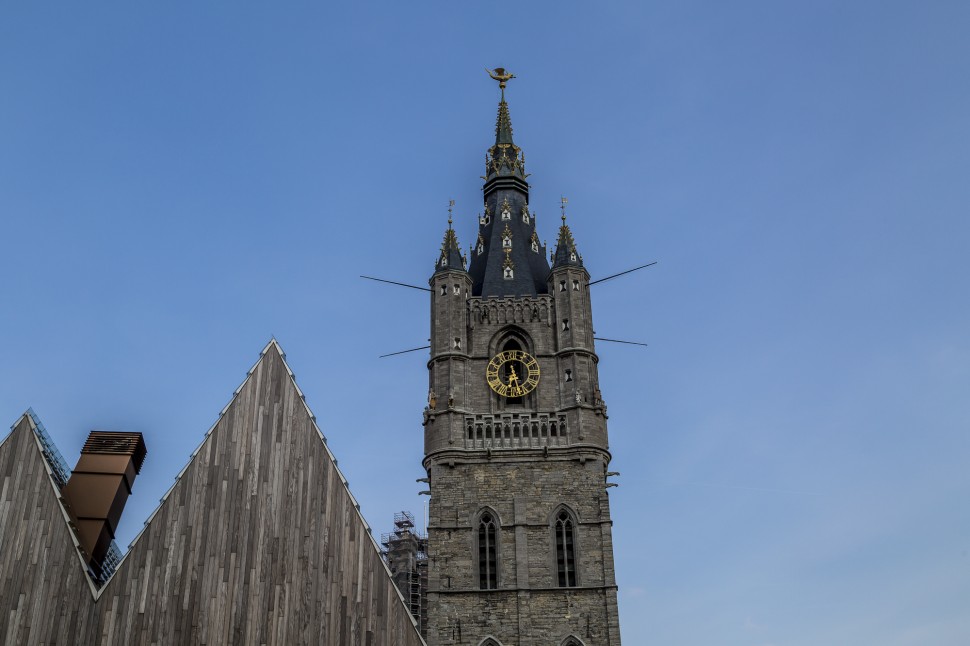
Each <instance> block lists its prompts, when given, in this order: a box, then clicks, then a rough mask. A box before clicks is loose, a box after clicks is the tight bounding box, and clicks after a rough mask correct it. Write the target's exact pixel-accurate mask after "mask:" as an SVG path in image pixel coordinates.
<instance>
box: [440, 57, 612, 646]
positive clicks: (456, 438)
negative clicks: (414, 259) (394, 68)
mask: <svg viewBox="0 0 970 646" xmlns="http://www.w3.org/2000/svg"><path fill="white" fill-rule="evenodd" d="M510 77H511V75H508V74H505V72H504V70H501V69H499V70H496V71H495V74H493V78H496V79H497V80H499V81H500V87H501V88H502V98H501V101H500V103H499V106H498V120H497V124H496V128H495V145H494V146H492V147H491V148H489V149H488V154H487V155H486V164H485V168H486V172H485V184H484V186H483V193H484V212H483V214H482V215H481V216H480V217H479V226H478V233H477V238H476V240H475V241H474V243H473V244H472V246H471V249H470V257H471V263H470V265H469V266H468V268H467V269H466V259H465V257H464V256H463V254H462V252H461V248H460V247H459V243H458V239H457V236H456V233H455V231H454V229H453V228H452V223H451V218H449V223H448V229H447V231H446V232H445V237H444V242H443V244H442V247H441V253H440V255H439V257H438V260H437V262H436V266H435V271H434V274H433V276H432V277H431V280H430V285H431V290H432V291H431V359H430V361H429V362H428V370H429V379H430V390H429V393H428V406H427V408H426V409H425V414H424V428H425V433H424V438H425V458H424V462H423V464H424V467H425V469H426V471H427V473H428V479H429V483H430V491H431V500H430V506H429V526H428V557H429V561H430V563H429V575H428V605H429V619H428V631H427V640H428V644H429V645H431V646H444V645H457V644H463V645H469V646H486V645H487V646H533V645H536V646H539V645H543V646H545V645H550V646H578V645H585V646H594V645H596V646H601V645H604V646H605V645H614V644H619V643H620V632H619V618H618V613H617V600H616V591H617V588H616V580H615V575H614V567H613V542H612V534H611V525H612V521H611V519H610V506H609V497H608V495H607V483H606V476H607V471H608V466H609V463H610V458H611V456H610V452H609V445H608V441H607V432H606V419H607V415H606V405H605V404H604V403H603V400H602V397H601V396H600V390H599V385H598V384H599V378H598V375H597V363H598V358H597V356H596V349H595V346H594V343H593V324H592V317H591V305H590V299H589V274H588V273H587V272H586V269H585V268H584V267H583V259H582V256H580V255H579V252H578V251H577V249H576V244H575V242H574V240H573V236H572V234H571V232H570V230H569V227H568V226H567V225H566V217H565V211H564V213H563V217H562V220H563V221H562V226H561V227H560V229H559V238H558V241H557V243H556V248H555V251H554V252H553V254H552V256H551V259H552V267H550V266H549V261H547V250H546V247H545V246H544V245H543V244H541V243H540V242H539V236H538V234H537V232H536V221H535V216H534V215H533V214H532V213H531V211H530V207H529V184H528V183H527V182H526V177H527V174H526V172H525V157H524V155H523V154H522V152H521V150H520V148H519V147H518V146H516V145H515V143H514V142H513V140H512V122H511V117H510V115H509V108H508V104H507V103H506V102H505V92H504V88H505V81H507V80H508V78H510Z"/></svg>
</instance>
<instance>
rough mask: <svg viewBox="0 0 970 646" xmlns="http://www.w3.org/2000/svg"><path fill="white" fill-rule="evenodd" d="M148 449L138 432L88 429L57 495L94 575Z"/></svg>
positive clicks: (99, 568)
mask: <svg viewBox="0 0 970 646" xmlns="http://www.w3.org/2000/svg"><path fill="white" fill-rule="evenodd" d="M147 453H148V450H147V449H146V448H145V440H144V439H143V438H142V436H141V433H112V432H108V431H91V434H90V435H88V439H87V441H86V442H85V443H84V447H82V448H81V457H80V458H79V459H78V461H77V466H76V467H74V471H73V473H71V478H70V479H69V480H68V481H67V484H66V485H64V488H63V489H62V490H61V494H62V495H63V496H64V499H65V501H66V502H67V506H68V512H69V513H70V515H71V520H72V521H73V522H74V525H75V527H76V528H77V537H78V541H79V542H80V543H81V549H82V550H84V558H85V559H87V562H88V565H89V566H90V567H91V569H92V571H93V572H94V573H95V575H97V576H99V577H100V576H101V565H102V562H103V560H104V557H105V555H106V554H107V553H108V548H109V547H110V546H111V541H112V540H114V536H115V529H116V528H117V527H118V521H119V520H120V519H121V512H122V511H124V509H125V503H126V502H127V501H128V496H129V495H130V494H131V485H132V484H133V483H134V481H135V476H136V475H138V473H139V472H140V471H141V465H142V463H143V462H144V461H145V455H146V454H147Z"/></svg>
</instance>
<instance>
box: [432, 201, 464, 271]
mask: <svg viewBox="0 0 970 646" xmlns="http://www.w3.org/2000/svg"><path fill="white" fill-rule="evenodd" d="M454 206H455V201H454V200H451V203H450V204H449V205H448V230H447V231H445V239H444V240H443V241H442V242H441V253H440V254H439V255H438V262H437V263H435V273H438V272H439V271H448V270H454V271H465V257H464V256H462V255H461V245H459V244H458V236H457V235H456V234H455V230H454V229H453V228H452V227H451V225H452V220H451V209H452V208H453V207H454Z"/></svg>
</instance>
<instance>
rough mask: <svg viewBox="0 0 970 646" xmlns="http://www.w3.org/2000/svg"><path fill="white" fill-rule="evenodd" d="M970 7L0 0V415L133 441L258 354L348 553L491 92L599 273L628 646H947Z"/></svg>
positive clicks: (464, 210)
mask: <svg viewBox="0 0 970 646" xmlns="http://www.w3.org/2000/svg"><path fill="white" fill-rule="evenodd" d="M968 32H970V4H967V3H965V2H943V1H939V2H923V3H915V2H909V3H907V2H888V1H887V2H853V3H847V2H801V3H795V2H768V1H765V2H735V3H727V2H676V3H675V2H666V3H656V2H652V3H599V4H596V5H595V6H594V5H592V4H579V3H563V2H557V3H551V2H529V3H521V4H520V5H502V4H498V5H496V4H494V3H492V4H488V3H477V4H468V3H454V2H451V3H446V2H419V3H384V4H374V3H344V4H343V5H341V6H334V7H328V6H323V4H322V3H304V2H293V3H287V4H286V5H285V6H284V5H280V4H278V3H277V4H274V5H270V4H267V3H220V2H208V3H120V2H119V3H100V4H97V5H95V4H91V3H18V4H10V3H8V4H5V5H4V6H3V7H0V81H2V92H0V242H2V244H3V254H2V256H0V263H2V264H0V268H2V274H0V276H2V278H0V303H3V308H2V309H0V336H2V338H3V339H4V340H5V341H6V344H7V345H6V349H5V351H4V353H3V360H2V361H0V418H2V419H6V420H8V423H13V422H14V421H15V420H16V419H17V417H19V415H20V414H21V413H22V412H23V410H24V409H25V408H27V407H28V406H33V407H34V409H35V410H36V412H37V414H38V415H39V416H40V418H41V420H42V421H43V422H44V423H45V425H46V426H47V428H48V430H49V432H50V433H51V435H52V436H53V437H54V439H55V440H56V442H57V443H58V445H59V447H60V449H61V451H62V453H64V455H65V457H66V458H67V460H68V462H69V463H71V464H72V465H73V462H74V461H75V459H76V457H77V453H78V450H79V449H80V446H81V443H82V442H83V439H84V437H85V436H86V434H87V432H88V431H89V430H91V429H92V428H100V429H113V430H136V431H141V432H143V433H144V434H145V436H146V441H147V443H148V449H149V455H148V460H147V462H146V465H145V468H144V470H143V472H142V475H141V476H140V478H139V480H138V481H137V483H136V485H135V493H134V496H133V498H132V499H131V500H130V502H129V505H128V508H127V510H126V512H125V517H124V520H123V523H122V527H121V532H120V538H121V539H122V541H121V542H123V543H127V541H128V540H130V539H131V538H132V537H133V536H134V535H135V534H136V533H137V532H138V530H139V528H140V526H141V524H142V522H143V521H144V520H145V519H146V518H147V517H148V515H149V513H150V512H151V510H152V509H154V507H155V506H156V505H157V501H158V499H159V498H160V497H161V495H162V494H163V493H164V492H165V490H166V489H168V487H169V486H170V485H171V483H172V479H173V478H174V476H175V474H176V473H177V472H178V471H179V469H180V468H181V467H182V466H183V465H184V464H185V462H186V461H187V459H188V455H189V453H190V452H191V451H192V450H193V449H194V448H195V446H196V445H197V444H198V443H199V441H200V440H201V438H202V435H203V433H204V432H205V430H206V429H207V428H208V427H209V426H210V425H211V424H212V422H213V421H214V420H215V419H216V416H217V415H218V412H219V411H220V410H221V409H222V407H223V406H224V405H225V403H226V402H227V401H228V400H229V397H230V395H231V393H232V392H233V390H234V389H235V387H236V386H237V385H238V384H239V383H240V382H241V381H242V379H243V377H244V376H245V371H246V370H247V369H248V368H249V367H250V366H251V365H252V363H253V362H254V361H255V359H256V357H257V354H258V352H259V351H260V350H261V349H262V347H263V346H264V345H265V343H266V342H267V340H268V339H269V338H270V336H271V335H275V336H276V337H277V338H278V339H279V340H280V342H281V344H282V346H283V348H284V349H285V350H286V351H287V353H288V360H289V362H290V365H291V367H292V368H293V370H294V372H295V373H296V375H297V380H298V382H299V384H300V386H301V388H302V389H303V391H304V392H305V393H306V396H307V401H308V403H309V404H310V407H311V408H312V409H313V410H314V411H315V413H316V414H317V417H318V419H319V421H320V425H321V427H322V428H323V430H324V432H325V433H326V434H327V436H328V438H329V441H330V446H331V448H332V449H333V451H334V452H335V454H336V455H337V457H338V459H339V460H340V465H341V468H342V469H343V470H344V472H345V473H346V475H347V477H348V479H349V480H350V484H351V488H352V489H353V491H354V493H355V495H356V496H357V497H358V498H359V499H360V501H361V504H362V509H363V512H364V515H365V517H366V518H367V519H368V520H369V521H370V523H371V525H372V526H373V527H374V530H375V532H378V533H379V532H380V531H385V528H386V526H387V525H388V524H389V521H390V520H391V515H392V513H393V512H394V511H396V510H399V509H412V510H414V511H416V512H417V513H419V514H420V513H421V511H420V510H421V506H422V504H423V500H424V499H422V498H420V497H418V496H417V495H416V494H417V491H418V490H419V486H418V485H417V484H415V483H414V479H415V478H417V477H420V476H422V475H423V474H422V471H421V467H420V460H421V450H422V427H421V409H422V407H423V405H424V397H425V394H426V390H427V377H426V374H427V373H426V368H425V365H424V362H425V360H426V356H425V355H424V354H423V353H413V354H410V355H403V356H401V357H396V358H391V359H378V358H377V357H378V355H380V354H384V353H386V352H392V351H395V350H400V349H405V348H411V347H415V346H419V345H422V344H423V343H424V340H425V339H426V338H427V336H428V320H427V312H428V310H427V303H426V301H425V300H424V299H425V295H423V294H422V293H420V292H416V291H413V290H406V289H399V288H394V287H384V286H381V285H378V284H375V283H368V282H366V281H363V280H361V279H359V278H358V277H357V276H358V275H359V274H365V273H366V274H372V275H378V276H384V277H388V278H392V279H396V280H402V281H404V282H411V283H417V284H422V283H423V282H424V281H426V280H427V278H428V276H429V275H430V273H431V271H432V269H433V262H434V260H435V257H436V253H437V249H438V246H439V245H440V242H441V235H442V232H443V229H444V227H445V222H446V219H447V204H448V200H449V199H455V200H456V202H457V206H456V223H455V227H456V229H457V231H458V235H459V239H460V241H461V242H462V243H463V244H464V245H466V246H467V245H468V244H469V243H470V242H472V240H471V236H472V232H473V231H474V229H475V224H474V223H475V216H476V214H477V213H478V212H479V211H480V210H481V207H480V199H481V198H480V186H481V180H480V179H479V175H481V174H482V161H483V158H484V151H485V148H486V147H487V146H488V145H489V144H490V138H491V137H492V136H493V128H494V121H495V109H496V102H497V91H496V88H495V87H494V85H495V84H494V82H492V81H490V80H489V79H488V78H487V77H486V76H485V72H484V71H483V67H485V66H493V67H494V66H505V67H507V68H509V69H511V70H512V71H513V72H515V73H516V75H517V76H518V78H517V79H515V80H514V81H512V82H511V83H510V85H509V90H508V95H507V96H508V100H509V104H510V108H511V113H512V123H513V126H514V128H515V136H516V142H517V143H518V145H520V146H521V147H522V148H523V150H524V151H525V154H526V159H527V162H528V164H529V170H530V172H532V173H533V175H532V177H531V178H530V181H531V182H532V197H531V204H532V207H533V210H534V211H535V212H536V213H537V215H538V223H539V230H540V233H541V234H542V235H543V237H545V238H547V239H549V241H550V242H552V240H554V238H555V231H556V225H557V224H558V204H559V196H560V195H566V196H567V197H568V198H569V206H570V209H569V213H570V224H571V226H572V229H573V232H574V234H575V237H576V240H577V243H578V245H579V249H580V251H581V252H582V254H583V256H584V259H585V261H586V266H587V268H588V269H589V270H590V272H591V274H592V275H593V277H594V278H596V277H601V276H605V275H608V274H612V273H615V272H618V271H622V270H624V269H627V268H629V267H631V266H635V265H637V264H642V263H643V262H647V261H651V260H659V261H660V264H659V265H657V266H655V267H653V268H651V269H648V270H644V271H643V272H639V273H637V274H633V275H631V276H629V277H626V278H624V279H620V280H616V281H611V282H608V283H604V284H602V285H598V286H595V287H593V289H594V290H595V292H594V301H593V303H594V318H595V322H596V331H597V334H598V335H599V336H605V337H610V338H620V339H632V340H639V341H645V342H648V343H649V344H650V346H649V347H648V348H645V349H643V348H634V347H630V346H617V345H608V344H601V345H600V346H599V348H598V351H599V354H600V358H601V363H600V375H601V379H602V390H603V395H604V398H605V399H606V401H607V403H608V404H609V411H610V433H611V448H612V450H613V453H614V462H613V467H614V468H615V470H618V471H620V472H622V476H621V477H620V478H618V481H619V483H620V487H619V488H616V489H611V490H610V491H611V501H612V508H613V515H614V520H615V525H614V540H615V544H616V561H617V569H618V583H619V586H620V603H621V606H620V613H621V614H620V617H621V624H622V628H623V637H624V640H625V643H628V644H677V645H688V646H690V645H698V646H700V645H704V646H707V645H710V644H719V645H720V644H723V645H728V646H734V645H738V646H769V645H773V646H802V645H818V644H825V645H827V646H828V645H832V646H835V645H853V646H855V645H858V644H878V645H880V646H904V645H905V646H909V645H914V646H915V645H919V646H925V645H927V644H933V645H947V646H949V645H960V644H966V643H970V506H968V499H970V469H968V464H970V439H968V437H970V435H968V430H970V429H968V426H970V424H968V422H970V396H968V393H970V335H968V330H970V298H968V278H970V271H968V269H967V264H966V259H967V251H966V250H967V249H968V247H970V224H968V204H970V182H968V181H967V176H968V170H970V83H968V78H970V74H968V72H970V69H968V68H970V64H968V61H970V39H968V38H967V36H966V34H967V33H968Z"/></svg>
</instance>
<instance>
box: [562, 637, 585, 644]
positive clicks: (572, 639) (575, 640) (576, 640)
mask: <svg viewBox="0 0 970 646" xmlns="http://www.w3.org/2000/svg"><path fill="white" fill-rule="evenodd" d="M560 646H583V642H581V641H579V637H575V636H573V635H570V636H569V637H567V638H566V639H564V640H563V642H562V644H560Z"/></svg>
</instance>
